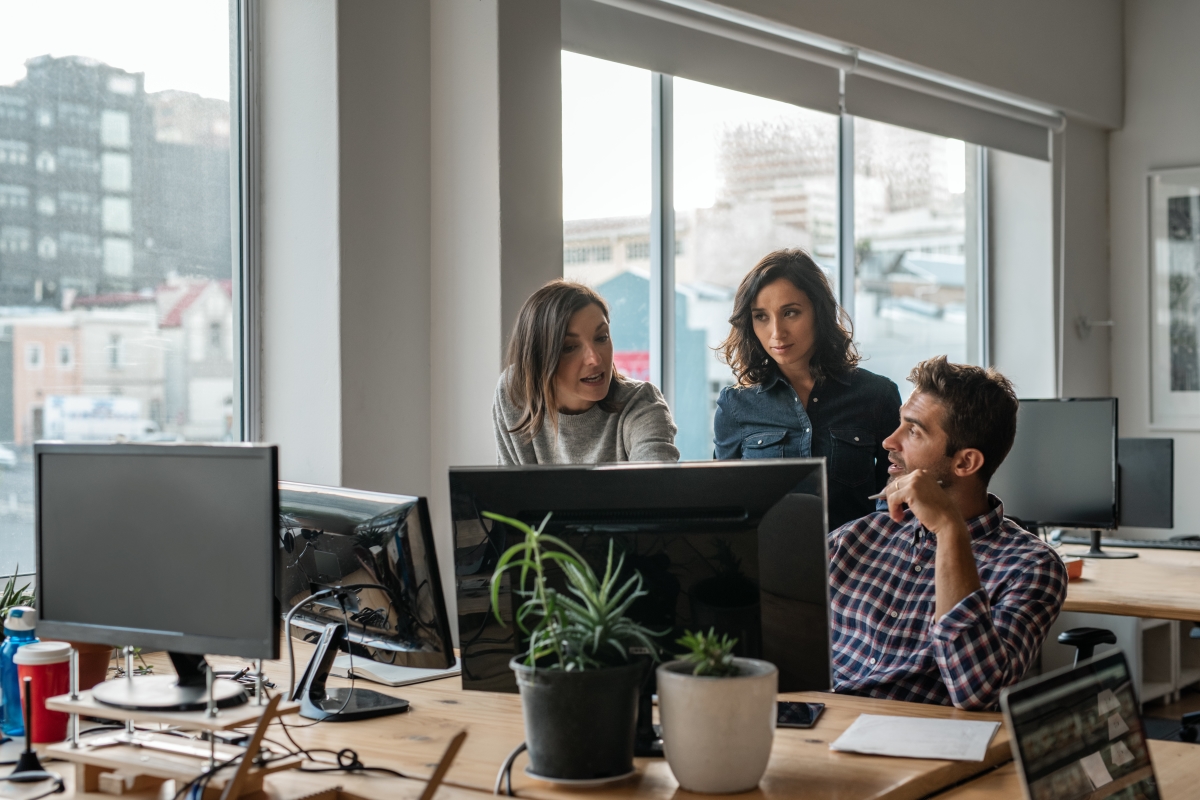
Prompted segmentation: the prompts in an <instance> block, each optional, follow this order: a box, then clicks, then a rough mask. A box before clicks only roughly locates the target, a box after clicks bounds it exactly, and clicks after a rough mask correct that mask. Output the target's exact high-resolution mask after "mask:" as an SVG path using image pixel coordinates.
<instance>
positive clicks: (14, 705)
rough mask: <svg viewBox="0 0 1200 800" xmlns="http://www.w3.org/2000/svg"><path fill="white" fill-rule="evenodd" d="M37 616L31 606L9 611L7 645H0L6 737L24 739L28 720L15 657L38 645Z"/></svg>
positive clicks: (0, 690)
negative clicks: (17, 653) (23, 650)
mask: <svg viewBox="0 0 1200 800" xmlns="http://www.w3.org/2000/svg"><path fill="white" fill-rule="evenodd" d="M36 626H37V612H36V611H34V610H33V609H32V608H30V607H29V606H17V607H16V608H10V609H9V611H8V616H7V617H5V618H4V644H0V697H2V698H3V703H4V715H3V718H2V719H0V730H3V731H4V735H5V736H24V735H25V717H24V716H23V715H22V714H21V685H20V681H18V680H17V665H16V664H14V663H13V655H15V654H16V652H17V648H19V647H24V646H25V645H27V644H32V643H33V642H36V641H37V636H36V635H34V628H35V627H36Z"/></svg>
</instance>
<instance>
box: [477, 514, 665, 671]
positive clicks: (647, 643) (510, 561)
mask: <svg viewBox="0 0 1200 800" xmlns="http://www.w3.org/2000/svg"><path fill="white" fill-rule="evenodd" d="M483 515H484V516H485V517H487V518H488V519H492V520H496V521H497V522H503V523H504V524H506V525H511V526H512V527H514V528H516V529H517V530H519V531H521V532H522V533H524V534H525V538H524V540H522V541H521V542H518V543H517V544H514V545H513V546H512V547H510V548H508V550H506V551H505V552H504V554H503V555H502V556H500V560H499V561H498V562H497V564H496V571H495V573H494V574H493V575H492V585H491V590H492V594H491V597H492V611H493V613H494V614H495V615H496V619H497V620H499V621H500V622H501V623H503V621H504V620H503V618H502V617H501V616H500V588H501V578H502V576H503V575H504V574H505V573H506V572H510V571H514V570H518V569H519V575H518V576H517V579H516V580H515V581H514V587H513V593H514V594H516V595H517V597H519V598H521V602H520V603H519V604H518V605H517V609H516V613H515V616H514V621H515V622H516V625H517V627H518V628H519V629H520V631H521V633H523V634H524V635H525V636H526V637H527V639H528V641H529V647H528V649H527V650H526V652H525V663H526V664H528V665H529V666H537V667H547V668H550V669H562V670H567V671H573V670H584V669H598V668H601V667H606V666H615V665H617V664H623V663H625V662H627V661H628V660H629V656H630V654H631V652H632V651H633V650H635V649H641V650H644V651H646V652H648V653H649V654H650V655H651V656H652V657H653V658H655V659H657V657H658V648H657V647H656V646H655V643H654V638H653V637H654V636H655V634H654V632H653V631H650V630H649V629H647V628H646V627H644V626H642V625H640V624H638V623H637V622H635V621H633V620H631V619H629V618H628V617H626V616H625V613H626V612H627V611H628V610H629V607H630V606H631V605H632V604H633V603H634V601H636V600H637V599H638V598H639V597H644V596H645V595H646V592H645V591H643V590H642V576H641V575H640V574H639V573H637V572H634V574H633V576H632V577H630V578H628V579H627V580H625V581H624V582H623V583H620V582H619V581H618V576H619V575H620V574H621V569H622V567H624V565H625V558H624V556H622V557H621V558H620V559H618V560H617V562H616V564H615V565H614V564H613V543H612V542H611V541H610V542H609V545H608V561H607V563H606V564H605V568H604V576H603V577H600V576H597V575H596V572H595V571H594V570H593V569H592V568H591V566H590V565H589V564H588V563H587V562H586V561H585V560H584V559H583V557H582V556H581V555H579V553H578V552H577V551H576V550H575V549H574V548H573V547H571V546H570V545H569V544H567V543H566V542H564V541H563V540H562V539H559V538H558V537H556V536H552V535H550V534H548V533H545V528H546V523H548V522H549V521H550V516H551V515H550V514H547V515H546V517H545V519H543V520H542V523H541V525H539V526H538V527H537V528H532V527H530V526H529V525H526V524H525V523H523V522H521V521H520V520H516V519H511V518H510V517H504V516H501V515H499V514H493V513H491V512H490V511H485V512H483ZM552 565H558V566H559V567H560V568H561V569H562V571H563V573H564V574H565V576H566V579H567V591H566V592H565V593H564V592H560V591H558V590H556V589H554V588H553V587H552V586H550V585H549V582H548V580H547V569H548V568H549V567H551V566H552Z"/></svg>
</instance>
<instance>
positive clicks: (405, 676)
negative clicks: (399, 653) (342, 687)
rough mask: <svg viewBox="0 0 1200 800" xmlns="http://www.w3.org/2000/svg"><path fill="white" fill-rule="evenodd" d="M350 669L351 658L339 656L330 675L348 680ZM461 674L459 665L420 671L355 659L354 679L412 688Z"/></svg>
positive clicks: (364, 659)
mask: <svg viewBox="0 0 1200 800" xmlns="http://www.w3.org/2000/svg"><path fill="white" fill-rule="evenodd" d="M349 669H350V656H338V657H337V658H335V659H334V660H333V667H332V668H331V669H330V670H329V674H330V675H336V676H337V677H339V678H347V677H349V675H348V674H347V673H348V672H349ZM461 674H462V666H461V665H458V664H456V665H454V666H453V667H450V668H449V669H419V668H417V667H397V666H393V665H391V664H380V663H379V662H377V661H371V660H370V659H367V658H356V659H354V677H356V678H365V679H366V680H369V681H375V682H376V683H382V684H383V685H384V686H410V685H412V684H414V683H423V682H425V681H436V680H438V679H439V678H449V677H452V676H454V675H461Z"/></svg>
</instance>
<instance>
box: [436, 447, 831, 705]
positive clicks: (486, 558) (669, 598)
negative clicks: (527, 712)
mask: <svg viewBox="0 0 1200 800" xmlns="http://www.w3.org/2000/svg"><path fill="white" fill-rule="evenodd" d="M450 500H451V509H452V517H453V521H454V538H455V573H456V576H457V579H456V580H457V584H458V585H457V596H458V629H459V643H460V648H461V654H462V675H463V688H464V689H487V690H493V691H516V682H515V680H514V678H513V673H512V671H511V670H510V669H509V666H508V662H509V659H511V658H512V657H513V656H515V655H517V654H518V653H519V652H522V651H523V650H524V643H523V642H522V641H520V640H519V639H518V637H517V635H516V632H515V630H514V627H513V626H512V624H511V619H512V612H511V607H512V599H513V598H512V595H511V593H510V592H509V591H507V590H504V591H503V592H502V594H501V604H502V608H503V614H504V618H505V623H503V624H501V623H499V622H497V621H496V618H495V616H494V615H493V614H492V613H491V607H490V600H489V584H490V581H491V577H492V573H493V571H494V568H495V564H496V561H497V559H498V558H499V556H500V554H501V553H503V552H504V550H505V549H506V548H507V547H509V546H510V545H512V544H514V543H516V542H518V541H520V539H521V534H520V533H519V532H517V531H515V530H513V529H512V528H510V527H509V526H507V525H504V524H502V523H493V522H492V521H491V520H488V519H485V518H484V517H483V516H482V512H484V511H492V512H495V513H498V514H502V515H504V516H509V517H514V518H516V519H520V520H522V521H524V522H527V523H529V524H532V525H536V524H538V523H540V522H541V520H542V518H543V517H544V516H545V514H546V512H548V511H552V512H554V513H553V516H552V517H551V519H550V523H549V526H548V528H547V531H550V532H553V533H554V534H555V535H557V536H559V537H562V538H563V539H564V540H565V541H567V542H568V543H569V544H570V545H571V546H573V547H574V548H575V549H576V550H578V551H579V552H580V553H582V554H583V555H584V557H585V558H588V559H589V561H590V562H591V563H592V564H593V566H598V567H600V568H601V569H602V568H603V560H604V558H605V556H606V555H607V552H608V543H609V541H610V540H613V541H615V542H616V545H617V548H618V552H619V553H623V554H624V555H625V569H626V570H635V569H636V570H637V571H638V572H640V573H641V575H642V578H643V580H644V589H645V590H646V591H647V592H648V593H649V594H648V596H647V597H644V598H641V599H640V600H639V601H637V603H636V604H635V605H634V607H633V608H632V610H631V613H632V615H633V616H634V617H635V618H636V619H638V620H639V621H640V622H643V623H645V624H646V625H647V626H648V627H650V628H651V629H653V630H663V631H665V634H664V635H663V636H661V637H659V641H660V644H661V646H662V651H663V654H664V656H666V657H668V658H670V657H672V656H673V654H674V653H676V652H678V651H679V646H678V645H677V644H676V643H675V640H676V639H677V638H679V636H680V635H681V634H682V632H683V630H684V629H685V628H686V629H692V630H698V629H702V630H708V629H709V628H710V627H711V628H715V629H716V630H717V631H718V632H724V633H729V634H730V635H732V636H736V637H737V638H738V639H739V649H740V653H741V654H743V655H747V656H752V657H761V658H765V659H766V660H768V661H771V662H772V663H774V664H775V665H776V666H777V667H778V668H779V688H780V691H799V690H806V689H808V690H823V689H829V688H830V686H831V665H830V636H829V567H828V564H829V560H828V555H827V547H826V532H827V530H828V527H827V519H826V504H825V467H824V460H823V459H763V460H749V461H723V462H690V463H681V464H636V463H635V464H628V463H626V464H604V465H598V466H532V467H456V468H452V469H451V470H450ZM746 587H749V591H747V590H746Z"/></svg>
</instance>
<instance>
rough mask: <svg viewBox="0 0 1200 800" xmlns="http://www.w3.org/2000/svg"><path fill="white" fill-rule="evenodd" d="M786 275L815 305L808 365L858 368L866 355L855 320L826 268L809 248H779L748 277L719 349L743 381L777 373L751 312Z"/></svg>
mask: <svg viewBox="0 0 1200 800" xmlns="http://www.w3.org/2000/svg"><path fill="white" fill-rule="evenodd" d="M780 278H787V279H788V280H789V281H791V283H792V285H793V286H795V287H796V288H797V289H799V290H800V291H802V292H804V294H805V295H807V296H808V300H809V302H810V303H812V307H813V314H814V316H815V320H814V326H813V327H814V334H815V339H816V351H815V352H814V353H813V356H812V360H811V361H810V362H809V365H808V368H809V370H810V371H811V372H812V375H813V377H814V378H816V379H817V380H820V379H822V378H825V377H830V376H834V375H844V374H846V373H847V372H849V371H851V370H852V369H854V368H855V367H857V366H858V362H859V360H860V359H861V357H860V356H859V354H858V349H857V348H856V347H855V346H854V327H853V323H851V322H850V316H849V315H848V314H847V313H846V312H845V311H844V310H843V309H842V308H841V307H840V306H839V305H838V304H837V299H836V298H835V297H834V296H833V288H832V287H831V286H830V285H829V279H828V278H826V277H825V272H824V270H822V269H821V268H820V267H818V266H817V264H816V262H815V261H813V260H812V257H811V256H809V254H808V253H806V252H804V251H803V250H800V249H795V250H776V251H775V252H773V253H768V254H767V255H765V256H764V257H763V259H762V261H759V262H758V264H756V265H755V267H754V269H752V270H750V271H749V272H748V273H746V277H744V278H742V282H741V284H740V285H739V286H738V290H737V294H736V295H735V296H734V300H733V313H732V314H730V316H729V325H730V330H729V336H728V337H727V338H726V339H725V341H723V342H721V344H719V345H718V346H717V348H716V349H717V352H718V354H719V355H720V357H721V360H722V361H724V362H725V363H726V364H728V365H729V366H730V367H731V368H732V369H733V374H734V375H735V376H737V381H738V385H739V386H755V385H760V384H763V383H765V382H766V381H767V380H768V379H769V378H770V377H771V376H772V375H773V374H774V371H775V362H774V361H773V360H772V359H771V357H770V355H768V354H767V351H766V350H765V349H764V348H763V346H762V343H761V342H760V341H759V340H758V336H757V335H756V334H755V333H754V320H753V319H752V314H751V311H752V309H753V307H754V301H755V299H756V298H757V297H758V293H759V292H760V291H762V289H763V287H765V286H767V285H768V284H771V283H774V282H775V281H777V280H779V279H780Z"/></svg>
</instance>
